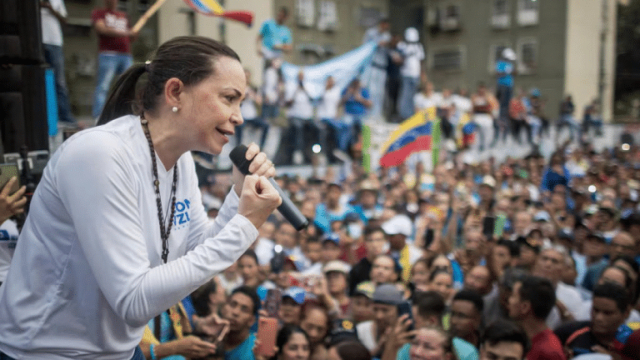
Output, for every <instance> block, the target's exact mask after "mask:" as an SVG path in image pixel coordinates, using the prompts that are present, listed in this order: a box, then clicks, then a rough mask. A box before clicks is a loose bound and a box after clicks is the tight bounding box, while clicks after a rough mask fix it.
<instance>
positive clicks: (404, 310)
mask: <svg viewBox="0 0 640 360" xmlns="http://www.w3.org/2000/svg"><path fill="white" fill-rule="evenodd" d="M404 314H408V315H409V320H411V325H409V328H408V329H407V331H413V330H414V329H415V326H414V321H413V309H411V304H410V303H409V302H408V301H403V302H401V303H400V304H398V317H400V316H402V315H404Z"/></svg>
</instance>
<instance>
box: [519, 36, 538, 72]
mask: <svg viewBox="0 0 640 360" xmlns="http://www.w3.org/2000/svg"><path fill="white" fill-rule="evenodd" d="M537 67H538V41H537V40H536V39H533V38H525V39H521V40H520V41H518V72H519V73H520V74H532V73H535V71H536V68H537Z"/></svg>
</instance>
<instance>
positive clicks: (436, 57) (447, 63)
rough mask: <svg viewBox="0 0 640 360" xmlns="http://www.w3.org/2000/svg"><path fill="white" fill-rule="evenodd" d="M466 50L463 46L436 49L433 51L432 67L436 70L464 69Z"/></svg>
mask: <svg viewBox="0 0 640 360" xmlns="http://www.w3.org/2000/svg"><path fill="white" fill-rule="evenodd" d="M463 58H464V52H463V51H462V49H461V48H451V49H444V50H436V51H434V52H433V59H432V61H431V68H432V69H433V70H435V71H456V70H462V68H463V66H464V63H463Z"/></svg>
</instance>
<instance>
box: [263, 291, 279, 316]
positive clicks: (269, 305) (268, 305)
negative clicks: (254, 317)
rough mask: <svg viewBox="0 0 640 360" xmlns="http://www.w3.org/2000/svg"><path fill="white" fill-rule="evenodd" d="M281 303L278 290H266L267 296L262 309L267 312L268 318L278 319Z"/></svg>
mask: <svg viewBox="0 0 640 360" xmlns="http://www.w3.org/2000/svg"><path fill="white" fill-rule="evenodd" d="M281 302H282V292H281V291H280V289H269V290H267V296H266V297H265V299H264V309H265V310H266V311H267V314H268V315H269V317H270V318H274V319H278V312H279V311H280V303H281Z"/></svg>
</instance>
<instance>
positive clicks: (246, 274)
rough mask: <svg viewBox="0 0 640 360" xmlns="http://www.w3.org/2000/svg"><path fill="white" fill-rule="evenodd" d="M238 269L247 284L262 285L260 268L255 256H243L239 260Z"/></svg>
mask: <svg viewBox="0 0 640 360" xmlns="http://www.w3.org/2000/svg"><path fill="white" fill-rule="evenodd" d="M238 270H239V271H240V274H241V275H242V280H243V281H244V284H245V285H247V286H254V287H255V286H258V285H260V268H259V267H258V264H257V263H256V260H255V259H254V258H252V257H251V256H243V257H241V258H240V260H238Z"/></svg>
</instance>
